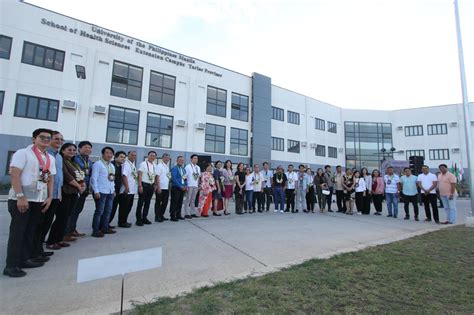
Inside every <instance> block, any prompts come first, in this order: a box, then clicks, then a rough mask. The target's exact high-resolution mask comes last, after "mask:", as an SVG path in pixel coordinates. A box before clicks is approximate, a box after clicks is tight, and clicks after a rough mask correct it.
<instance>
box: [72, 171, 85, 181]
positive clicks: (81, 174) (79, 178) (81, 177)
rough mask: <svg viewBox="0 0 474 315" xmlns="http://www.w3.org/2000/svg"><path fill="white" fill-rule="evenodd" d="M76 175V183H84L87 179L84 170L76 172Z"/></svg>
mask: <svg viewBox="0 0 474 315" xmlns="http://www.w3.org/2000/svg"><path fill="white" fill-rule="evenodd" d="M74 174H75V175H76V182H78V183H82V182H83V181H84V178H85V177H86V174H85V173H84V171H83V170H75V171H74Z"/></svg>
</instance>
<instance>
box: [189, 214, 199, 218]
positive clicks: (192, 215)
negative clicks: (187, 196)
mask: <svg viewBox="0 0 474 315" xmlns="http://www.w3.org/2000/svg"><path fill="white" fill-rule="evenodd" d="M191 217H192V218H199V217H198V216H197V215H195V214H191Z"/></svg>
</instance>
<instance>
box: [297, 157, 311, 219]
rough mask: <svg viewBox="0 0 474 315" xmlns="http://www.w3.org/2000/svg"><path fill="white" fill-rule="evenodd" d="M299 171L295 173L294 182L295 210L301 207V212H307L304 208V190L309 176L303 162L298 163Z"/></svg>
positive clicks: (306, 187)
mask: <svg viewBox="0 0 474 315" xmlns="http://www.w3.org/2000/svg"><path fill="white" fill-rule="evenodd" d="M298 168H299V172H298V173H297V175H298V179H297V182H296V185H295V187H296V211H298V210H299V209H301V210H302V211H303V212H308V210H307V209H306V191H307V189H308V184H310V182H309V176H308V175H307V174H306V168H305V166H304V165H303V164H300V166H299V167H298Z"/></svg>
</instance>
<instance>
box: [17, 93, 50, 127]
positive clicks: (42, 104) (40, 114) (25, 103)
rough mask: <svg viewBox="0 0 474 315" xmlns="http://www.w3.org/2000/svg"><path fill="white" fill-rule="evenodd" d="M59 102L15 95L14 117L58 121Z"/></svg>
mask: <svg viewBox="0 0 474 315" xmlns="http://www.w3.org/2000/svg"><path fill="white" fill-rule="evenodd" d="M58 109H59V101H57V100H51V99H48V98H41V97H36V96H30V95H23V94H17V95H16V105H15V116H16V117H24V118H32V119H40V120H50V121H58Z"/></svg>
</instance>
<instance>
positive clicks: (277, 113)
mask: <svg viewBox="0 0 474 315" xmlns="http://www.w3.org/2000/svg"><path fill="white" fill-rule="evenodd" d="M272 119H274V120H280V121H284V120H285V118H284V111H283V109H282V108H278V107H275V106H272Z"/></svg>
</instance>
